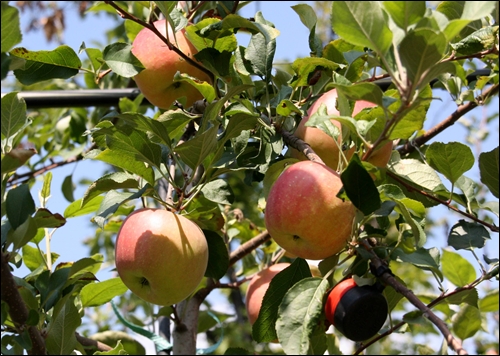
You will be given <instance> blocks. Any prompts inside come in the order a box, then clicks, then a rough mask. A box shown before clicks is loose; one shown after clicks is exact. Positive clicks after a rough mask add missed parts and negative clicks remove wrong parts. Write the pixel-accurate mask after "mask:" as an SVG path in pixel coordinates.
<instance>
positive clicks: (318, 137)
mask: <svg viewBox="0 0 500 356" xmlns="http://www.w3.org/2000/svg"><path fill="white" fill-rule="evenodd" d="M336 103H337V90H336V89H332V90H330V91H327V92H326V93H324V94H323V95H321V97H320V98H319V99H318V100H316V102H315V103H314V104H313V105H312V106H311V107H310V108H309V110H308V111H307V116H304V118H302V120H301V121H300V123H299V125H298V126H297V129H296V130H295V136H297V137H298V138H300V139H301V140H303V141H305V142H306V143H308V144H309V146H311V148H312V150H313V151H314V152H315V153H316V154H317V155H318V156H319V157H320V158H321V159H322V160H323V162H325V164H326V165H327V166H328V167H330V168H332V169H334V170H336V171H339V168H340V166H339V162H340V160H341V154H340V151H339V147H341V146H342V135H339V138H338V139H337V143H335V140H334V139H333V138H332V137H330V136H329V135H328V134H326V133H325V132H323V131H322V130H320V129H318V128H316V127H309V126H305V125H306V123H307V121H308V120H309V117H311V115H313V114H314V113H315V112H316V111H318V109H319V107H320V106H321V104H325V106H326V108H327V112H328V114H329V115H340V113H339V111H338V110H337V108H336V107H335V105H336ZM374 106H375V104H373V103H370V102H368V101H363V100H360V101H357V102H356V103H355V104H354V109H353V112H352V115H353V116H355V115H357V114H358V113H359V112H360V111H361V110H363V109H365V108H370V107H374ZM331 122H332V123H333V124H334V125H335V126H336V127H337V128H338V129H339V131H340V132H342V125H341V124H340V122H338V121H337V120H331ZM355 151H356V148H355V147H352V148H351V149H349V150H346V151H344V155H345V156H346V158H347V160H349V159H350V158H351V157H352V155H353V154H354V152H355ZM391 153H392V142H387V143H385V144H383V145H382V146H380V148H378V149H377V150H376V151H375V152H373V153H372V155H371V156H370V157H369V158H368V162H370V163H371V164H373V165H375V166H377V167H385V166H387V163H388V162H389V159H390V158H391ZM290 154H291V156H292V157H294V158H297V159H299V160H306V159H307V157H305V156H304V154H303V153H302V152H299V151H298V150H296V149H294V148H290ZM343 166H344V167H345V165H343Z"/></svg>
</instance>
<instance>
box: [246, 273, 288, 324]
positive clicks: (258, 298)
mask: <svg viewBox="0 0 500 356" xmlns="http://www.w3.org/2000/svg"><path fill="white" fill-rule="evenodd" d="M288 266H290V263H276V264H274V265H272V266H269V267H268V268H265V269H263V270H261V271H260V272H258V273H257V274H256V275H255V276H253V277H252V279H251V280H250V283H249V284H248V288H247V292H246V298H245V301H246V303H245V304H246V308H247V315H248V320H249V322H250V324H251V325H253V324H254V323H255V321H256V320H257V317H258V316H259V312H260V307H261V306H262V300H263V299H264V295H265V294H266V291H267V289H268V288H269V283H271V280H272V279H273V278H274V276H276V275H277V274H278V273H280V272H281V271H282V270H284V269H285V268H287V267H288Z"/></svg>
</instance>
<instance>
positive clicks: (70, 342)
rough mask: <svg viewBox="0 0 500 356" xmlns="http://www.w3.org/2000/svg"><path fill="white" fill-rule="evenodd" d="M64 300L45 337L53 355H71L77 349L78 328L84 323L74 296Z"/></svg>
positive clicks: (49, 351) (49, 350)
mask: <svg viewBox="0 0 500 356" xmlns="http://www.w3.org/2000/svg"><path fill="white" fill-rule="evenodd" d="M61 302H64V304H63V305H62V307H61V309H60V311H59V312H58V313H57V317H56V318H55V319H54V320H52V321H51V322H50V323H49V326H48V330H47V336H46V339H45V342H46V346H47V351H48V353H49V354H51V355H70V354H72V353H73V351H74V350H75V349H76V345H77V341H76V336H75V331H76V329H77V328H78V327H79V326H80V324H81V323H82V320H81V318H80V315H79V313H78V309H77V308H76V306H75V302H74V300H73V299H72V298H68V299H67V300H64V299H62V300H61Z"/></svg>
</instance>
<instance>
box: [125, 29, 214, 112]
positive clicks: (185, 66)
mask: <svg viewBox="0 0 500 356" xmlns="http://www.w3.org/2000/svg"><path fill="white" fill-rule="evenodd" d="M166 24H167V22H166V20H159V21H156V22H154V26H155V27H156V29H157V30H158V31H159V32H160V33H161V34H162V35H163V36H165V37H166V29H167V28H166V26H167V25H166ZM175 38H176V39H177V43H176V42H175V40H174V33H173V31H172V29H171V28H170V26H168V39H169V40H170V42H171V43H173V44H174V45H176V46H177V48H179V50H181V51H182V52H183V53H184V54H185V55H186V56H188V57H190V58H192V59H193V60H195V59H194V55H195V54H196V53H197V52H198V51H197V50H196V48H195V47H194V46H193V44H192V43H191V42H189V40H188V39H187V37H186V34H185V30H184V29H183V30H181V31H179V32H177V33H176V37H175ZM132 53H133V54H134V55H135V56H136V57H137V58H138V59H139V60H140V61H141V63H142V64H143V65H144V68H145V69H143V70H142V71H141V72H140V73H139V74H137V75H136V76H135V77H134V80H135V82H136V83H137V86H138V87H139V89H140V90H141V92H142V94H144V96H145V97H146V99H148V101H149V102H150V103H151V104H153V105H156V106H158V107H160V108H162V109H168V108H169V107H170V106H171V105H172V103H173V102H174V101H175V100H177V99H179V98H181V97H186V106H188V107H189V106H191V105H192V104H193V103H194V102H195V101H196V100H200V99H203V95H202V94H201V93H200V92H199V91H198V90H197V89H196V88H195V87H194V86H192V85H191V84H189V83H187V82H183V81H180V82H179V81H178V82H174V75H175V73H177V72H178V71H179V72H180V73H186V74H189V75H190V76H192V77H195V78H197V79H198V80H200V81H210V77H209V76H208V74H207V73H205V72H203V71H202V70H201V69H199V68H197V67H195V66H193V65H192V64H191V63H189V62H188V61H186V60H185V59H184V58H182V57H181V56H180V55H179V54H177V53H176V52H175V51H174V50H171V49H169V48H168V47H167V45H166V44H165V43H164V42H163V41H162V40H161V39H160V38H159V37H158V36H157V35H156V34H155V33H154V32H153V31H151V30H149V29H147V28H143V29H142V30H141V31H139V33H138V34H137V36H136V37H135V39H134V42H133V43H132Z"/></svg>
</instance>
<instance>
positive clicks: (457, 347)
mask: <svg viewBox="0 0 500 356" xmlns="http://www.w3.org/2000/svg"><path fill="white" fill-rule="evenodd" d="M361 243H362V244H363V246H364V247H365V248H366V249H367V251H368V252H369V253H370V254H371V258H370V260H371V263H372V265H373V266H374V267H375V269H379V268H386V271H384V272H383V273H382V274H381V275H380V276H378V278H380V279H381V280H382V281H383V282H384V283H386V284H388V285H390V286H391V287H392V288H394V290H395V291H396V292H398V293H400V294H402V295H403V296H404V297H405V298H406V299H408V301H409V302H410V303H412V304H413V305H414V306H415V307H417V308H418V309H419V310H420V311H422V313H423V316H424V317H426V318H427V319H429V321H430V322H432V323H433V324H434V325H436V327H437V328H438V329H439V331H441V333H442V334H443V336H444V338H445V339H446V342H447V343H448V346H449V347H451V348H452V349H453V350H454V351H455V352H456V353H457V354H459V355H468V353H467V351H466V350H465V349H464V348H463V347H462V343H461V342H460V340H457V339H455V337H453V335H452V334H451V332H450V330H449V329H448V327H447V326H446V324H445V323H444V322H443V321H442V320H441V319H440V318H439V317H438V316H437V315H436V314H434V312H433V311H432V310H431V309H430V308H429V307H428V306H427V305H425V304H424V303H423V302H422V301H421V300H420V299H418V298H417V296H416V295H415V294H413V292H412V291H411V290H409V289H408V288H406V287H405V286H404V285H402V284H401V283H399V282H398V280H397V279H396V278H394V276H393V275H392V274H391V273H390V270H388V269H387V267H386V264H385V262H384V261H382V260H381V259H380V258H379V257H378V256H377V255H376V254H375V253H374V252H373V251H372V248H371V246H370V245H369V244H368V242H367V241H366V240H362V241H361Z"/></svg>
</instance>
